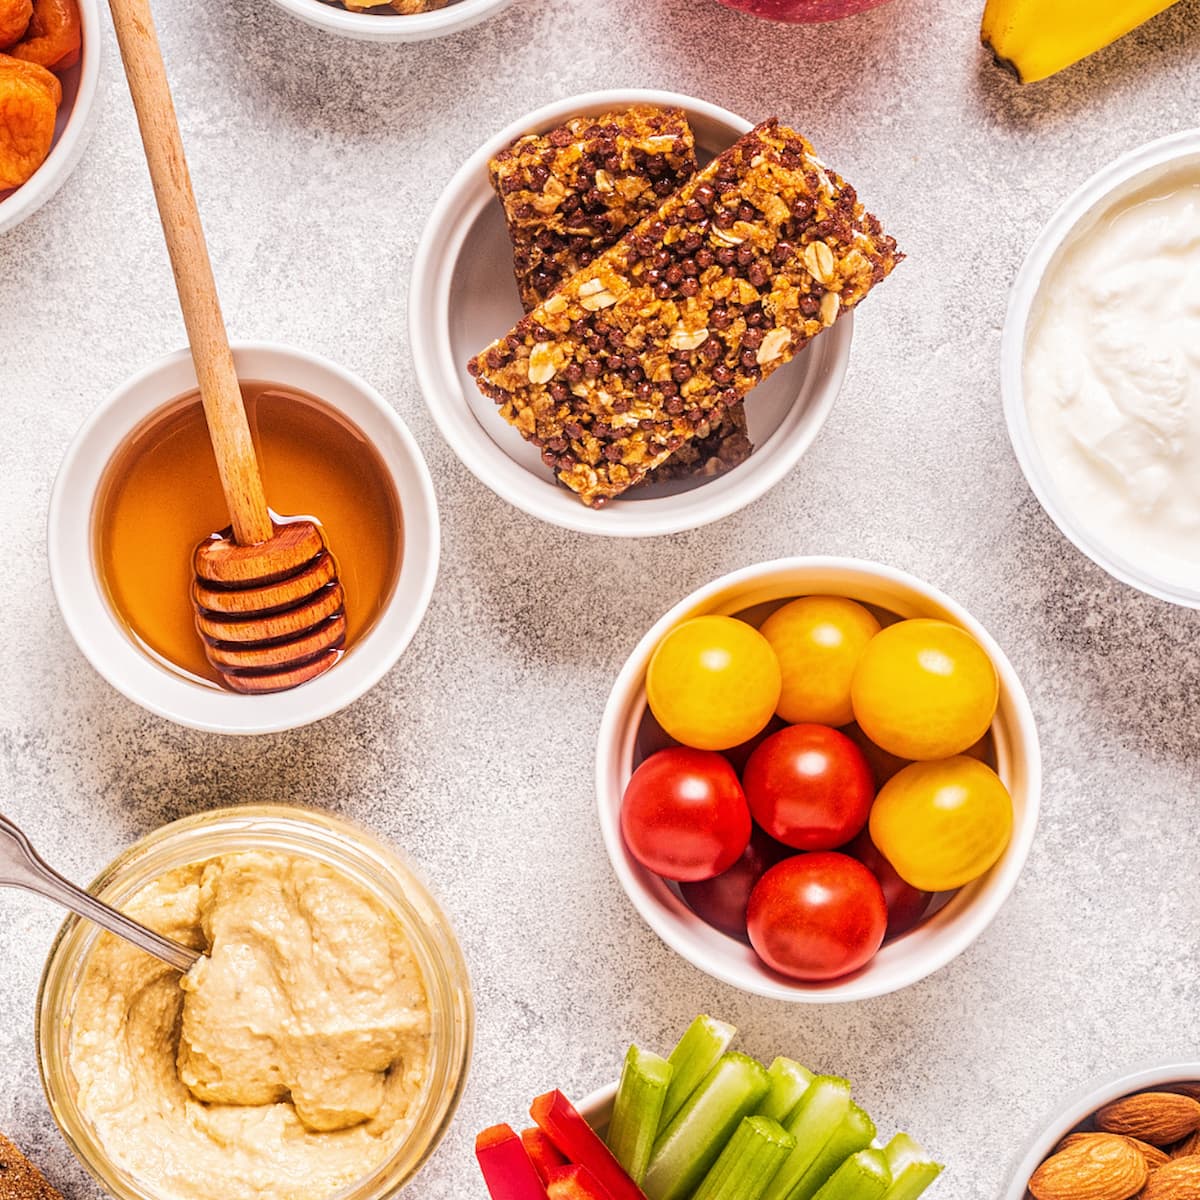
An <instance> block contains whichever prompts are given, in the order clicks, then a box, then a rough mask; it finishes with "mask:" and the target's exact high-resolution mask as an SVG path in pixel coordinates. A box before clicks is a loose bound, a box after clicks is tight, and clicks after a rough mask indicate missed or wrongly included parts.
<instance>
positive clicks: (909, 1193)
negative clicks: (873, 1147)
mask: <svg viewBox="0 0 1200 1200" xmlns="http://www.w3.org/2000/svg"><path fill="white" fill-rule="evenodd" d="M883 1154H884V1157H885V1158H886V1159H887V1160H888V1166H889V1167H890V1168H891V1172H892V1186H891V1187H890V1188H889V1189H888V1190H887V1191H886V1192H884V1194H883V1200H917V1197H918V1196H919V1195H920V1194H921V1193H922V1192H923V1191H924V1190H925V1189H926V1188H927V1187H928V1186H929V1185H930V1184H931V1183H932V1182H933V1181H934V1180H935V1179H936V1178H937V1177H938V1176H939V1175H940V1174H941V1173H942V1165H941V1163H936V1162H934V1161H933V1159H931V1158H930V1157H929V1155H927V1154H926V1153H925V1151H924V1150H923V1149H922V1147H921V1144H920V1143H919V1142H917V1141H916V1140H915V1139H914V1138H910V1137H909V1136H908V1134H907V1133H898V1134H896V1136H895V1137H894V1138H892V1140H891V1141H890V1142H888V1144H887V1145H886V1146H885V1147H884V1148H883Z"/></svg>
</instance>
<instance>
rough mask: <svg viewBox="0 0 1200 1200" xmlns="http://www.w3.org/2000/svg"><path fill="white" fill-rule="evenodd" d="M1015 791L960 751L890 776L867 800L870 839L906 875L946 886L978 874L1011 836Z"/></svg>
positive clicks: (928, 887) (931, 886)
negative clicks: (1012, 793)
mask: <svg viewBox="0 0 1200 1200" xmlns="http://www.w3.org/2000/svg"><path fill="white" fill-rule="evenodd" d="M1012 824H1013V811H1012V797H1011V796H1009V794H1008V789H1007V788H1006V787H1005V786H1004V784H1003V783H1001V782H1000V777H999V776H998V775H997V774H996V772H995V771H993V770H992V769H991V767H988V766H985V765H984V764H983V763H981V762H980V761H979V760H978V759H975V758H967V757H966V756H965V755H961V754H960V755H958V756H957V757H955V758H947V759H943V760H942V761H940V762H918V763H913V764H912V766H909V767H905V768H904V770H903V771H901V772H899V773H898V774H897V775H893V776H892V778H891V779H889V780H888V782H887V783H885V784H884V785H883V787H882V789H881V790H880V792H879V795H878V796H876V797H875V804H874V805H873V807H872V808H871V821H870V827H871V840H872V841H873V842H874V843H875V845H876V846H878V847H879V851H880V853H881V854H882V855H883V856H884V858H886V859H887V860H888V862H890V863H891V864H892V866H893V867H895V868H896V872H897V874H898V875H899V876H900V878H901V879H903V880H904V881H905V883H910V884H912V886H913V887H915V888H917V889H919V890H920V891H922V892H948V891H950V890H951V889H953V888H959V887H962V886H963V884H965V883H970V882H971V880H972V879H978V878H979V876H980V875H982V874H983V873H984V871H986V870H987V869H988V868H989V867H990V866H992V864H993V863H995V862H996V860H997V859H998V858H999V857H1000V855H1002V854H1003V853H1004V848H1005V847H1006V846H1007V845H1008V839H1009V838H1010V837H1011V836H1012Z"/></svg>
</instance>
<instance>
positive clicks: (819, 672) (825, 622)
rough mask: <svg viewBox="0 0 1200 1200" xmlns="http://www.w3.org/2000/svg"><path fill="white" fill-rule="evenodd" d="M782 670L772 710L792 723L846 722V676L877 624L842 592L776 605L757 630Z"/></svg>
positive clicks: (850, 718)
mask: <svg viewBox="0 0 1200 1200" xmlns="http://www.w3.org/2000/svg"><path fill="white" fill-rule="evenodd" d="M760 632H761V633H762V635H763V637H765V638H766V639H767V641H768V642H770V643H771V649H772V650H774V651H775V656H776V657H777V658H778V659H779V666H780V669H781V670H782V671H783V691H782V692H781V693H780V695H779V706H778V708H777V709H776V710H775V711H776V712H778V713H779V715H780V716H781V717H782V718H783V719H784V720H785V721H787V722H788V723H789V724H792V725H803V724H807V723H809V722H813V723H815V724H818V725H849V724H850V722H851V721H853V720H854V710H853V709H852V708H851V706H850V680H851V679H853V678H854V668H855V667H856V666H858V660H859V659H860V658H861V657H862V652H863V651H864V650H865V649H866V648H867V643H868V642H869V641H870V640H871V639H872V638H873V637H874V636H875V635H876V634H877V633H878V632H879V622H878V621H877V620H875V618H874V617H873V616H871V614H870V613H869V612H868V611H867V610H866V609H865V608H863V606H862V605H861V604H856V603H855V602H854V601H853V600H847V599H845V598H844V597H842V596H801V597H800V599H799V600H793V601H792V602H791V603H790V604H785V605H784V606H783V607H782V608H780V609H776V611H775V612H773V613H772V614H771V615H770V616H769V617H768V618H767V619H766V620H765V621H764V622H763V625H762V629H761V631H760Z"/></svg>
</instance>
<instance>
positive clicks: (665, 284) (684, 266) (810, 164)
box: [469, 119, 902, 505]
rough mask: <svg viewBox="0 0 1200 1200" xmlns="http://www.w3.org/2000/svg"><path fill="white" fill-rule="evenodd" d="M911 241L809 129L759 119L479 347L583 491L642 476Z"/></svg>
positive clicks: (598, 497)
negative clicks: (896, 236) (826, 157)
mask: <svg viewBox="0 0 1200 1200" xmlns="http://www.w3.org/2000/svg"><path fill="white" fill-rule="evenodd" d="M901 257H902V256H901V255H900V254H898V253H897V251H896V244H895V241H894V240H893V239H892V238H890V237H888V236H887V235H886V234H884V233H883V231H882V229H881V227H880V224H879V222H878V221H877V220H876V218H875V217H873V216H872V215H871V214H870V213H868V212H866V211H864V209H863V207H862V205H861V204H859V202H858V200H857V197H856V195H855V192H854V189H853V188H852V187H851V186H850V185H849V184H847V183H846V182H845V181H844V180H842V179H841V178H840V177H839V176H837V175H836V174H834V173H833V172H832V171H830V170H829V169H828V168H827V167H826V166H825V165H824V164H823V163H822V162H821V161H820V160H819V159H818V158H817V157H816V155H815V154H814V152H813V148H812V146H811V144H810V143H809V142H808V141H807V140H806V139H805V138H803V137H802V136H801V135H800V134H798V133H796V132H795V131H794V130H791V129H788V128H786V127H785V126H781V125H780V124H779V122H778V121H777V120H775V119H772V120H769V121H765V122H763V123H762V124H761V125H759V126H757V127H756V128H755V129H753V130H751V132H750V133H748V134H746V136H745V137H743V138H742V139H741V140H740V141H738V142H737V143H735V144H734V145H733V146H732V147H730V149H728V150H727V151H725V152H724V153H723V154H721V155H719V156H718V157H717V158H716V159H714V160H713V162H712V163H710V164H709V165H708V166H707V167H706V168H704V170H702V171H700V172H699V173H698V174H697V175H696V176H694V177H693V179H692V180H691V181H690V182H689V183H687V184H685V185H684V186H683V188H682V189H680V191H679V192H677V193H676V194H675V195H673V196H670V197H668V198H667V199H666V200H665V201H664V202H663V204H662V206H661V207H660V208H659V210H658V211H657V212H656V213H654V214H652V215H651V216H649V217H647V218H645V219H644V220H643V221H642V222H641V224H639V225H638V226H637V227H636V228H635V229H633V230H631V231H629V232H628V233H627V234H626V235H625V236H624V237H623V238H622V239H621V241H620V242H619V243H618V244H617V245H615V246H613V247H612V248H611V249H609V250H608V251H606V252H605V253H604V254H602V255H601V256H600V257H599V258H597V259H596V260H595V262H593V263H592V264H591V265H590V266H588V267H585V268H584V269H583V270H582V271H580V272H579V273H578V274H576V275H575V276H573V277H572V278H571V279H569V280H568V281H567V282H566V283H565V284H564V285H563V286H562V288H560V289H559V291H557V292H555V293H554V294H553V295H552V296H550V297H549V298H548V299H547V300H546V301H545V302H544V303H542V304H540V305H539V306H538V307H537V308H535V309H534V310H533V311H532V312H530V313H529V314H528V315H527V316H525V317H524V318H522V320H521V321H519V322H518V323H517V325H516V326H515V327H514V328H513V329H512V330H511V331H510V332H509V333H508V334H507V335H506V336H504V337H502V338H499V339H497V340H496V341H495V342H493V343H492V344H491V345H490V346H489V347H487V348H486V349H485V350H483V351H482V352H481V353H480V354H478V355H477V356H476V357H475V358H474V359H472V360H471V363H470V364H469V368H470V370H471V373H472V374H473V375H474V376H476V380H477V383H478V385H479V388H480V390H481V391H482V392H483V393H484V394H485V395H487V396H490V397H491V398H492V399H493V400H495V402H496V403H497V404H498V405H500V412H501V415H502V416H503V417H504V418H505V420H507V421H509V422H510V423H511V424H512V425H514V426H515V427H516V428H517V430H518V431H519V432H520V433H521V435H522V436H523V437H524V438H526V439H527V440H528V441H530V442H532V443H533V444H534V445H536V446H538V447H540V448H541V450H542V459H543V461H544V462H545V463H546V464H547V465H548V466H550V467H551V468H553V470H554V471H555V474H556V475H557V477H558V478H559V480H560V481H561V482H562V483H564V484H565V485H566V486H567V487H569V488H571V489H572V490H573V491H575V492H576V493H577V494H578V495H579V497H580V499H581V500H582V501H583V502H584V503H585V504H589V505H599V504H603V503H604V502H605V501H606V500H608V499H609V498H611V497H613V496H617V495H620V494H621V493H622V492H623V491H625V490H626V489H627V488H629V487H632V486H633V485H634V484H636V483H638V482H639V481H640V480H642V479H643V478H645V476H646V474H647V473H648V472H649V471H651V470H653V469H654V468H655V467H657V466H658V465H659V464H660V463H662V462H663V461H664V460H665V459H666V458H667V457H668V456H669V455H671V454H672V453H674V452H675V451H677V450H679V449H680V448H681V447H682V446H684V445H685V444H687V443H688V442H691V441H694V440H695V439H696V438H697V437H698V436H701V431H702V430H711V427H712V422H713V418H714V416H719V415H720V414H721V413H722V412H723V411H724V410H727V409H729V408H731V407H733V406H735V405H737V404H738V403H739V402H740V401H741V400H742V399H743V398H744V397H745V395H746V394H747V393H748V392H749V391H750V390H751V389H752V388H753V387H754V386H755V385H756V384H758V383H759V382H761V381H762V380H763V379H765V378H766V377H767V376H768V375H770V374H771V373H772V372H774V371H775V370H776V369H777V368H778V367H780V366H782V365H783V364H784V363H786V362H788V361H790V360H791V359H792V358H793V357H794V356H795V355H796V354H797V353H798V352H799V351H800V350H801V349H802V348H803V347H804V346H805V345H807V344H808V342H809V341H811V340H812V338H814V337H815V336H816V335H817V334H818V333H820V332H821V331H822V330H823V329H826V328H828V327H829V326H830V325H832V324H833V323H834V321H836V320H837V319H838V318H839V317H840V316H841V315H842V314H843V313H844V312H846V311H848V310H849V309H851V308H853V307H854V306H855V305H856V304H858V302H859V301H860V300H862V298H863V297H864V296H866V294H867V293H868V292H869V291H870V290H871V288H872V287H873V286H874V285H875V284H876V283H878V282H879V281H880V280H882V279H883V278H884V277H885V276H886V275H887V274H889V272H890V271H891V270H892V268H893V267H894V266H895V265H896V263H897V262H898V261H899V260H900V258H901Z"/></svg>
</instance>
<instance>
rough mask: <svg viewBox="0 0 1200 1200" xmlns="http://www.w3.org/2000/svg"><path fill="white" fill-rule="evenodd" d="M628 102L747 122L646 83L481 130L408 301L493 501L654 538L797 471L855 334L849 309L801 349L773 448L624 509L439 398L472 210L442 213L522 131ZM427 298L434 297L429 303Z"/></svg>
mask: <svg viewBox="0 0 1200 1200" xmlns="http://www.w3.org/2000/svg"><path fill="white" fill-rule="evenodd" d="M633 104H653V105H656V106H659V107H677V108H682V109H684V110H685V111H687V112H689V113H693V114H697V115H700V116H702V117H704V118H706V119H707V120H709V121H712V122H714V123H717V124H720V125H724V126H726V127H728V128H731V129H733V130H735V131H736V132H737V135H738V136H741V135H742V134H744V133H747V132H749V130H750V129H752V128H753V124H752V123H751V122H750V121H748V120H746V118H745V117H741V116H739V115H738V114H736V113H734V112H731V111H730V110H729V109H726V108H722V107H721V106H720V105H717V104H713V103H711V102H710V101H707V100H700V99H697V98H696V97H694V96H687V95H684V94H683V93H680V92H670V91H661V90H656V89H648V88H614V89H608V90H601V91H592V92H584V93H582V94H580V95H576V96H568V97H566V98H565V99H562V100H555V101H553V102H552V103H550V104H546V105H543V106H542V107H541V108H538V109H535V110H534V111H533V112H530V113H527V114H526V115H525V116H523V117H520V118H519V119H518V120H516V121H513V122H511V123H510V124H509V125H507V126H506V127H505V128H504V129H501V130H500V131H499V132H498V133H496V134H493V135H492V136H491V137H489V138H488V139H487V140H486V141H485V142H484V144H483V145H482V146H480V147H479V149H477V150H476V151H475V153H474V154H472V155H471V156H470V158H468V159H467V160H466V162H464V163H463V165H462V166H461V167H459V169H458V170H457V171H456V172H455V173H454V175H453V176H452V177H451V179H450V182H449V183H448V184H447V185H446V187H445V189H444V190H443V191H442V194H441V196H440V197H439V198H438V201H437V203H436V204H435V205H434V207H433V211H432V213H431V215H430V218H429V220H428V222H427V223H426V225H425V228H424V230H423V231H422V233H421V239H420V242H419V243H418V245H417V252H416V257H415V258H414V261H413V268H412V281H411V284H410V287H409V299H408V311H409V345H410V348H411V350H412V356H413V365H414V367H415V369H416V374H417V382H418V385H419V386H420V389H421V394H422V396H423V397H424V399H425V404H426V407H427V408H428V409H429V412H430V415H431V416H432V417H433V420H434V422H435V424H436V425H437V427H438V429H439V430H440V432H441V434H442V437H443V438H445V440H446V443H447V444H448V445H449V446H450V448H451V449H452V450H453V451H454V452H455V454H456V455H458V457H459V459H460V460H461V461H462V463H463V464H464V465H465V466H466V467H467V469H468V470H469V471H470V472H471V473H472V474H473V475H474V476H475V478H476V479H478V480H479V481H480V483H482V484H484V486H486V487H488V488H490V489H491V490H492V491H493V492H495V493H496V495H498V496H500V497H501V499H503V500H505V501H507V502H508V503H509V504H512V505H513V506H514V507H516V508H518V509H520V510H521V511H522V512H525V513H527V514H529V515H530V516H533V517H537V518H538V519H540V520H543V521H547V522H549V523H550V524H553V525H557V526H559V527H561V528H563V529H570V530H574V531H575V532H577V533H589V534H596V535H600V536H608V537H655V536H659V535H662V534H669V533H680V532H683V531H684V530H690V529H698V528H700V527H701V526H703V525H708V524H711V523H712V522H714V521H719V520H722V519H723V518H724V517H727V516H730V515H732V514H733V513H735V512H738V511H739V510H740V509H742V508H745V507H746V506H747V505H748V504H751V503H753V502H754V501H755V500H758V499H759V498H760V497H762V496H764V495H765V494H766V493H767V492H769V491H770V490H771V489H772V488H774V487H775V486H776V485H777V484H778V483H779V482H780V481H781V480H782V479H784V478H785V477H786V476H787V475H788V474H789V473H790V472H791V471H792V470H794V469H795V467H796V464H797V463H798V462H799V461H800V459H801V458H802V457H803V456H804V454H805V453H806V452H807V450H808V448H809V446H811V445H812V443H813V441H814V440H815V439H816V437H817V434H818V433H820V431H821V429H822V427H823V426H824V424H825V421H826V419H827V418H828V416H829V413H830V411H831V410H832V408H833V405H834V402H835V401H836V399H837V397H838V394H839V393H840V391H841V388H842V383H843V380H844V378H845V374H846V369H847V366H848V364H849V361H850V344H851V341H852V340H853V333H854V313H853V312H848V313H847V314H846V315H845V316H844V317H842V318H841V319H840V320H839V321H837V322H836V324H835V325H834V326H833V328H831V329H829V330H826V331H825V332H824V333H823V334H822V335H821V336H820V337H819V338H815V339H814V340H813V341H812V342H811V343H810V344H809V345H808V347H806V349H805V353H806V354H808V355H811V356H815V355H819V356H820V357H819V358H815V357H814V360H813V367H812V369H813V370H816V369H817V368H823V369H824V370H825V371H826V375H827V378H826V381H825V382H824V383H823V384H822V385H820V386H819V387H817V388H814V389H813V392H812V395H811V397H810V400H809V403H808V405H807V406H806V408H805V409H804V411H802V412H797V411H796V408H795V407H794V406H793V407H792V408H791V409H789V417H790V419H791V421H792V424H793V425H795V426H798V428H785V426H786V425H787V421H788V418H785V423H784V425H781V426H780V428H779V429H777V430H776V432H775V433H774V434H773V435H772V437H771V439H769V440H770V441H772V442H774V441H775V439H777V438H780V439H781V440H780V441H779V442H778V444H777V445H776V446H772V447H769V448H768V446H765V445H764V446H761V447H759V448H758V449H756V450H755V452H754V454H752V455H751V457H750V458H749V459H748V460H747V461H746V462H745V463H743V464H742V465H741V466H740V467H739V468H738V469H737V470H736V471H731V472H729V473H728V474H726V475H723V476H720V477H718V478H716V479H713V480H711V481H709V482H708V483H705V484H704V485H703V486H702V487H697V488H694V489H692V490H690V491H687V492H681V493H678V494H676V495H672V496H661V497H655V498H654V499H646V500H638V501H637V502H636V504H635V503H632V502H631V503H629V504H627V505H624V506H623V505H621V504H620V503H617V504H610V505H608V506H606V507H605V508H601V509H590V508H587V507H586V506H585V505H583V504H581V503H580V502H579V500H578V499H577V498H576V497H574V496H573V495H571V494H570V493H569V492H567V490H566V489H564V488H559V487H557V486H556V485H555V484H554V483H553V482H552V481H551V480H549V479H540V478H538V477H536V476H534V475H532V474H530V473H529V472H528V471H526V470H525V469H524V468H523V467H521V466H519V465H518V464H516V463H514V462H513V461H512V460H511V459H510V458H509V457H508V455H507V454H505V452H504V451H503V450H502V449H501V448H500V447H498V446H496V444H495V443H494V442H493V441H492V440H491V438H490V437H488V435H487V433H486V431H484V430H483V429H482V428H481V427H480V425H479V423H478V422H477V421H476V420H475V417H474V416H473V414H472V413H471V412H470V409H469V407H468V406H467V405H466V404H465V403H464V404H463V405H462V406H461V407H460V405H459V404H458V403H457V402H456V401H455V400H454V398H453V396H451V397H450V398H449V399H447V398H446V392H447V389H448V387H449V384H448V380H450V379H451V378H452V377H453V372H454V370H455V367H454V358H453V354H452V352H451V348H450V339H449V334H448V321H447V317H446V314H447V311H448V307H444V306H443V305H442V304H441V303H440V301H441V299H442V298H443V295H444V294H445V295H447V296H448V292H449V286H450V281H451V278H452V276H453V273H454V268H455V266H456V264H457V262H458V256H459V254H460V252H461V250H462V245H463V241H464V240H465V237H466V234H467V232H468V230H469V227H470V225H471V223H472V222H473V221H474V219H475V214H474V213H472V214H470V218H469V219H468V220H461V221H459V222H458V223H457V225H455V226H453V227H452V228H450V229H448V230H447V229H446V228H444V225H443V222H444V219H445V214H446V213H447V212H448V211H449V210H451V209H452V208H458V207H460V206H461V205H462V204H463V203H465V201H464V199H463V198H464V196H465V195H466V193H468V192H469V191H471V190H473V189H474V188H475V187H476V186H477V183H478V181H479V180H480V179H486V177H487V163H488V160H489V159H490V158H491V157H492V156H493V155H494V154H496V152H497V151H499V150H501V149H503V148H504V147H505V146H507V145H509V144H510V143H511V142H512V141H514V140H515V139H516V138H518V137H520V136H521V135H522V134H524V133H528V132H529V131H530V130H531V129H546V128H551V127H553V126H554V125H556V124H558V123H560V122H561V121H562V120H563V119H564V118H566V117H570V116H574V115H576V114H578V113H600V112H604V111H605V110H607V109H612V108H621V107H628V106H630V105H633ZM431 298H436V299H437V300H438V303H437V305H436V306H435V305H434V304H433V303H431ZM781 435H783V436H782V438H781ZM768 451H769V452H768Z"/></svg>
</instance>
